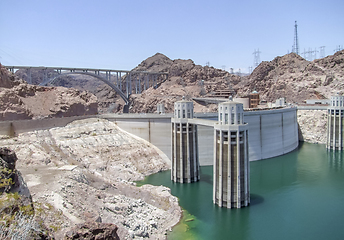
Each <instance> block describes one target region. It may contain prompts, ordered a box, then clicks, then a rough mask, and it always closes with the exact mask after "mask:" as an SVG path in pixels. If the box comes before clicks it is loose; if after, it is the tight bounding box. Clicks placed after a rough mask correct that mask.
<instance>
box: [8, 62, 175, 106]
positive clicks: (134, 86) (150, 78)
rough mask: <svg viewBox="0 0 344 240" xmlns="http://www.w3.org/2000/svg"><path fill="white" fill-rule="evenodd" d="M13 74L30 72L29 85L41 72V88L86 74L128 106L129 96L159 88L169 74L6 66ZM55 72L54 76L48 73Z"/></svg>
mask: <svg viewBox="0 0 344 240" xmlns="http://www.w3.org/2000/svg"><path fill="white" fill-rule="evenodd" d="M4 67H5V68H7V69H8V70H10V71H11V72H13V73H14V72H15V71H16V70H19V69H25V70H27V71H28V83H30V84H32V78H31V72H32V70H41V71H42V75H43V81H42V82H41V83H40V84H39V85H40V86H47V85H48V84H53V83H54V82H55V81H56V80H57V79H58V78H59V77H61V76H63V75H73V74H84V75H88V76H92V77H94V78H97V79H99V80H101V81H103V82H104V83H106V84H107V85H109V86H110V87H111V88H112V89H113V90H115V91H116V92H117V93H118V94H119V95H120V96H121V98H122V99H123V100H124V102H125V103H126V105H129V96H130V95H131V94H133V93H134V94H139V93H142V91H144V90H146V89H148V88H150V87H154V88H157V87H158V86H159V85H160V84H161V83H163V82H164V81H166V79H167V78H168V73H166V72H148V71H128V70H113V69H95V68H67V67H43V66H41V67H32V66H4ZM49 71H50V72H51V71H53V73H54V74H53V75H51V74H49V76H48V72H49Z"/></svg>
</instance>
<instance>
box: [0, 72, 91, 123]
mask: <svg viewBox="0 0 344 240" xmlns="http://www.w3.org/2000/svg"><path fill="white" fill-rule="evenodd" d="M93 114H97V98H96V97H95V96H94V95H93V94H90V93H88V92H86V91H83V92H81V91H79V90H76V89H71V88H64V87H40V86H36V85H31V84H27V83H25V82H24V81H23V80H20V79H19V78H18V77H17V76H15V75H14V74H12V73H11V72H9V71H8V70H6V69H5V68H4V67H2V66H1V65H0V121H5V120H19V119H32V118H45V117H68V116H79V115H93Z"/></svg>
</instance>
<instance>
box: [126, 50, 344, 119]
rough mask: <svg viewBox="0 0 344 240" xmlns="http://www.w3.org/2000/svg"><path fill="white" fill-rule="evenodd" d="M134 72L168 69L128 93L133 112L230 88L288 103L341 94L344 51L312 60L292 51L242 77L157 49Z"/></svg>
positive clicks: (209, 108) (239, 93)
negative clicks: (158, 80) (157, 82)
mask: <svg viewBox="0 0 344 240" xmlns="http://www.w3.org/2000/svg"><path fill="white" fill-rule="evenodd" d="M134 70H141V71H164V72H168V73H169V78H168V80H167V81H166V82H164V83H163V84H161V86H160V87H159V88H157V89H152V88H150V89H148V90H147V91H145V92H144V93H143V94H140V95H131V102H132V103H131V106H132V109H131V111H132V112H154V111H155V109H156V105H157V104H158V103H165V107H166V111H167V112H172V110H173V103H174V102H175V101H177V100H180V99H181V97H182V96H186V98H187V99H188V98H189V99H190V98H192V97H202V96H211V93H213V92H216V91H219V90H234V91H235V93H236V96H237V97H244V96H247V95H248V94H249V93H251V92H252V91H253V90H257V91H258V92H259V93H260V96H261V99H263V100H267V101H271V102H274V101H275V100H276V99H278V98H280V97H285V98H286V99H287V101H288V102H292V103H302V102H304V101H305V100H306V99H319V98H329V97H330V96H331V95H333V94H335V93H337V92H343V89H344V85H343V83H342V79H343V76H344V50H343V51H340V52H337V53H335V54H334V55H331V56H328V57H326V58H323V59H317V60H314V61H307V60H305V59H303V58H302V57H300V56H299V55H297V54H294V53H291V54H287V55H284V56H282V57H276V58H275V59H273V60H272V61H266V62H262V63H261V64H260V65H259V66H258V67H257V68H256V69H255V70H254V71H253V72H252V74H251V75H249V76H244V77H239V76H236V75H232V74H229V73H228V72H226V71H223V70H220V69H215V68H213V67H208V66H205V67H202V66H200V65H195V64H194V62H193V61H192V60H180V59H177V60H170V59H169V58H167V57H166V56H164V55H162V54H159V53H157V54H155V55H154V56H152V57H150V58H148V59H146V60H145V61H143V62H142V63H141V64H140V65H138V66H137V67H136V68H135V69H134ZM202 80H203V81H202ZM214 109H215V110H216V106H214V105H210V106H207V107H204V106H200V105H199V104H197V103H195V111H214Z"/></svg>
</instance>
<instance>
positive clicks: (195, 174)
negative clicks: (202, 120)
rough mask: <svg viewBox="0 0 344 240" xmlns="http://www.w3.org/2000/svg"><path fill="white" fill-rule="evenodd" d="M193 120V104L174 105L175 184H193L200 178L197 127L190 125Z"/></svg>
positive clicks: (173, 154)
mask: <svg viewBox="0 0 344 240" xmlns="http://www.w3.org/2000/svg"><path fill="white" fill-rule="evenodd" d="M191 118H193V103H192V102H190V101H185V100H182V101H178V102H176V103H175V104H174V118H172V119H171V122H172V170H171V179H172V181H174V182H180V183H191V182H197V181H198V180H199V178H200V173H199V159H198V143H197V125H195V124H191V123H189V121H188V119H191Z"/></svg>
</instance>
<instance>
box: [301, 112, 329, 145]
mask: <svg viewBox="0 0 344 240" xmlns="http://www.w3.org/2000/svg"><path fill="white" fill-rule="evenodd" d="M297 122H298V125H299V140H300V141H303V142H309V143H319V144H326V140H327V110H298V111H297Z"/></svg>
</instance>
